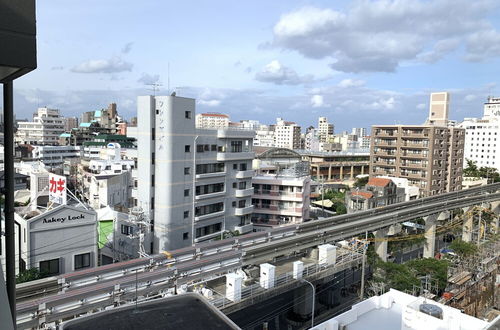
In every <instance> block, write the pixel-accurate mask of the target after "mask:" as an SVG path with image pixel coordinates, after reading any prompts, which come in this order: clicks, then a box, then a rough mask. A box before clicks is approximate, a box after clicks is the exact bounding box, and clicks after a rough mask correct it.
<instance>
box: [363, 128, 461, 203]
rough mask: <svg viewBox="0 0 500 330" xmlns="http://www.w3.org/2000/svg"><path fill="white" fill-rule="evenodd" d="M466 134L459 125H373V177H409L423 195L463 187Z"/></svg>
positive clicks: (371, 150) (371, 154) (371, 170)
mask: <svg viewBox="0 0 500 330" xmlns="http://www.w3.org/2000/svg"><path fill="white" fill-rule="evenodd" d="M464 136H465V131H464V130H463V129H461V128H456V127H445V126H432V125H383V126H373V127H372V135H371V138H372V143H371V149H370V156H371V157H370V158H371V159H370V176H377V175H389V176H394V177H400V178H407V179H408V181H409V183H410V184H412V185H415V186H418V187H419V189H420V195H421V196H431V195H435V194H440V193H444V192H450V191H456V190H460V189H461V187H462V167H463V147H464Z"/></svg>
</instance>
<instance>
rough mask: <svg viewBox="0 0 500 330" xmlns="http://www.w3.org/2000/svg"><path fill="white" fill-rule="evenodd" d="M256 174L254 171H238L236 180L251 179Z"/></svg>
mask: <svg viewBox="0 0 500 330" xmlns="http://www.w3.org/2000/svg"><path fill="white" fill-rule="evenodd" d="M254 174H255V171H254V170H248V171H238V172H236V179H245V178H251V177H253V176H254Z"/></svg>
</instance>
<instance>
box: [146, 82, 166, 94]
mask: <svg viewBox="0 0 500 330" xmlns="http://www.w3.org/2000/svg"><path fill="white" fill-rule="evenodd" d="M147 85H149V86H151V90H152V91H153V96H156V91H159V90H160V86H162V84H160V83H159V82H154V83H152V84H147Z"/></svg>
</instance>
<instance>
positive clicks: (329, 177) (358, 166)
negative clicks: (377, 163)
mask: <svg viewBox="0 0 500 330" xmlns="http://www.w3.org/2000/svg"><path fill="white" fill-rule="evenodd" d="M299 153H300V155H301V156H302V160H304V161H307V162H309V164H310V165H309V166H310V175H311V178H312V179H313V180H315V181H324V182H344V181H354V180H355V178H356V176H358V175H360V174H368V173H369V166H370V154H369V153H368V152H352V153H350V152H309V151H299Z"/></svg>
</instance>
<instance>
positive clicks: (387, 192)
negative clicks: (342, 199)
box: [346, 177, 405, 213]
mask: <svg viewBox="0 0 500 330" xmlns="http://www.w3.org/2000/svg"><path fill="white" fill-rule="evenodd" d="M404 201H405V189H404V188H400V187H398V186H397V185H396V183H395V182H393V181H392V180H391V179H389V178H380V177H377V178H370V179H369V180H368V183H367V184H366V185H365V186H364V187H363V188H362V189H356V190H352V191H348V192H347V193H346V205H347V212H348V213H353V212H357V211H365V210H368V209H372V208H376V207H382V206H387V205H391V204H395V203H399V202H404Z"/></svg>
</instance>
